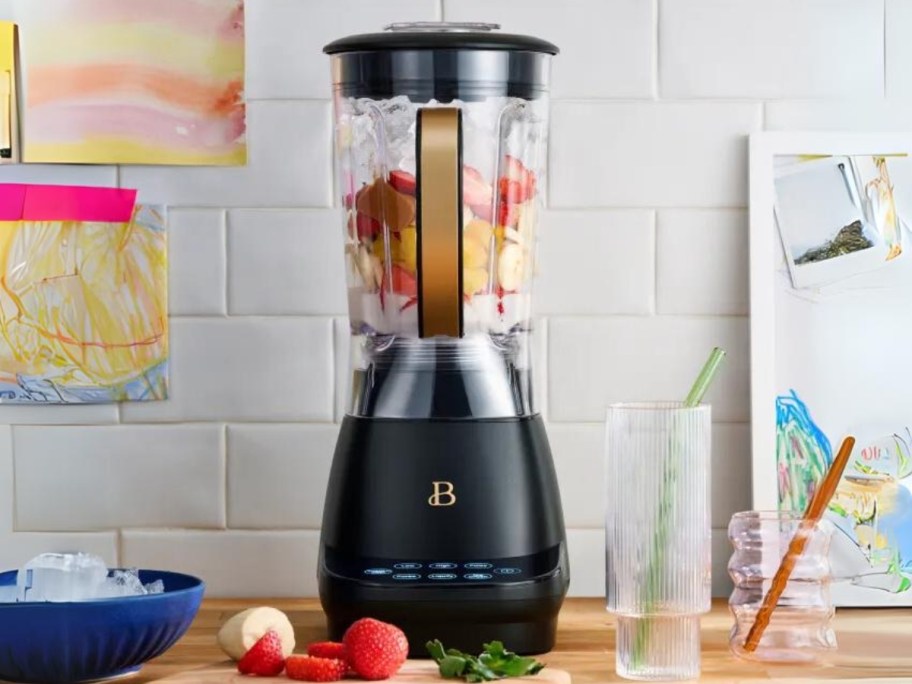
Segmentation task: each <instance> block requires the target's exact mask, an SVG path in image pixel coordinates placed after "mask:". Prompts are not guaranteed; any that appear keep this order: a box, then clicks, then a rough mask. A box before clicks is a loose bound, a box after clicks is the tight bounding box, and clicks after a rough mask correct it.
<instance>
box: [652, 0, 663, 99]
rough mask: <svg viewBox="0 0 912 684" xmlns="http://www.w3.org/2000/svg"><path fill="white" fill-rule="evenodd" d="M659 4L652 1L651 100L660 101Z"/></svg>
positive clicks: (657, 1) (657, 0) (658, 0)
mask: <svg viewBox="0 0 912 684" xmlns="http://www.w3.org/2000/svg"><path fill="white" fill-rule="evenodd" d="M659 2H660V0H652V84H651V85H652V99H653V100H656V101H658V100H661V99H662V98H661V96H660V93H659V90H660V89H659V78H660V77H661V73H660V70H659V11H660V7H659Z"/></svg>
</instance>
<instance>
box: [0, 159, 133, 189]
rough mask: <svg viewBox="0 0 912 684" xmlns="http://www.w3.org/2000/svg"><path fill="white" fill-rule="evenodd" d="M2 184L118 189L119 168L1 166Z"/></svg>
mask: <svg viewBox="0 0 912 684" xmlns="http://www.w3.org/2000/svg"><path fill="white" fill-rule="evenodd" d="M0 183H38V184H40V185H56V184H61V185H98V186H109V187H116V186H117V167H116V166H90V165H76V164H6V165H3V164H0ZM121 187H130V186H127V185H124V186H121Z"/></svg>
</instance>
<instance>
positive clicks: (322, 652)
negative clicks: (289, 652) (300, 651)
mask: <svg viewBox="0 0 912 684" xmlns="http://www.w3.org/2000/svg"><path fill="white" fill-rule="evenodd" d="M307 655H309V656H313V657H315V658H332V659H334V660H345V659H346V658H345V644H343V643H341V642H338V641H317V642H314V643H312V644H309V645H308V646H307Z"/></svg>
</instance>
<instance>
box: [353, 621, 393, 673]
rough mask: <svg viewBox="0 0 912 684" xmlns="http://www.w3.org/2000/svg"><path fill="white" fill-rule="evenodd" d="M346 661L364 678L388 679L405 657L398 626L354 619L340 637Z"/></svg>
mask: <svg viewBox="0 0 912 684" xmlns="http://www.w3.org/2000/svg"><path fill="white" fill-rule="evenodd" d="M342 643H344V644H345V652H346V653H347V654H348V663H349V665H351V667H352V669H353V670H354V671H355V672H356V673H357V674H358V676H359V677H362V678H364V679H371V680H376V679H388V678H390V677H392V676H393V675H394V674H396V673H397V672H398V671H399V668H400V667H402V663H404V662H405V659H406V658H407V657H408V640H407V639H406V638H405V634H404V633H403V632H402V630H401V629H399V628H398V627H396V626H395V625H390V624H388V623H386V622H380V621H379V620H374V619H373V618H362V619H361V620H358V621H357V622H355V623H354V624H353V625H352V626H351V627H349V628H348V630H347V631H346V632H345V636H344V637H342Z"/></svg>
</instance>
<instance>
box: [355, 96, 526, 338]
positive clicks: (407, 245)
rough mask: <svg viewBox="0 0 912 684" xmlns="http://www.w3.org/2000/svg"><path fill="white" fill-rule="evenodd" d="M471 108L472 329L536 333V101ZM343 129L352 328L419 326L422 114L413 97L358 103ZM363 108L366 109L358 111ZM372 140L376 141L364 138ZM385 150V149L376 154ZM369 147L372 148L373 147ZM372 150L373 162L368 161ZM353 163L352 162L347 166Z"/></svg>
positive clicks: (467, 151) (465, 283) (465, 247)
mask: <svg viewBox="0 0 912 684" xmlns="http://www.w3.org/2000/svg"><path fill="white" fill-rule="evenodd" d="M499 99H500V100H501V102H500V103H495V102H491V101H485V102H482V103H452V104H453V105H457V104H458V106H460V107H461V108H462V109H463V122H464V124H463V125H464V130H463V140H464V148H463V161H464V163H463V166H462V201H463V212H462V231H463V234H462V289H463V318H464V329H465V332H466V334H469V333H477V332H486V333H500V334H503V333H508V332H513V331H517V330H523V329H528V323H529V316H530V311H529V309H530V295H531V292H530V284H531V276H532V273H533V257H534V246H535V225H536V222H537V207H538V202H539V179H538V175H537V173H536V170H535V168H534V167H535V165H534V159H530V157H534V156H535V155H534V154H532V152H535V151H537V150H538V148H539V146H540V144H541V142H542V141H541V140H540V139H538V137H537V127H536V124H535V113H534V111H532V107H531V106H530V103H527V102H526V101H523V100H519V99H517V98H499ZM348 104H349V105H350V110H349V112H350V116H349V117H347V118H344V119H343V121H344V122H345V123H347V124H348V126H342V127H340V140H339V145H340V148H341V152H342V154H341V155H340V158H341V159H342V160H343V166H347V167H348V168H343V169H342V171H343V174H342V178H343V189H344V196H343V202H344V206H345V211H346V213H347V223H346V225H347V226H348V235H347V247H346V250H347V254H348V260H349V309H350V314H351V320H352V327H353V332H355V333H356V334H357V333H366V334H377V333H380V334H407V335H412V334H414V333H415V331H416V330H417V306H416V305H417V296H418V287H417V247H418V235H417V226H416V197H415V195H416V191H417V181H416V175H415V156H414V155H415V152H414V144H415V124H414V119H415V114H416V109H417V105H413V104H412V103H411V102H409V101H408V99H407V98H402V97H399V98H393V99H392V100H387V101H380V102H377V101H365V100H359V101H351V102H350V103H348ZM359 111H360V112H361V113H358V112H359ZM364 136H369V137H371V138H373V140H372V142H373V143H377V144H364V142H365V141H364V140H362V139H359V138H363V137H364ZM375 150H380V152H379V153H377V152H374V151H375ZM366 151H367V152H366ZM361 154H369V157H368V158H359V155H361ZM346 162H348V163H346Z"/></svg>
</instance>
